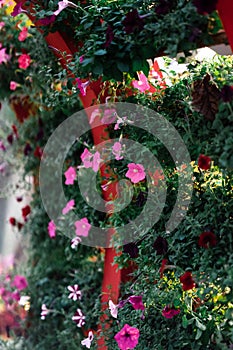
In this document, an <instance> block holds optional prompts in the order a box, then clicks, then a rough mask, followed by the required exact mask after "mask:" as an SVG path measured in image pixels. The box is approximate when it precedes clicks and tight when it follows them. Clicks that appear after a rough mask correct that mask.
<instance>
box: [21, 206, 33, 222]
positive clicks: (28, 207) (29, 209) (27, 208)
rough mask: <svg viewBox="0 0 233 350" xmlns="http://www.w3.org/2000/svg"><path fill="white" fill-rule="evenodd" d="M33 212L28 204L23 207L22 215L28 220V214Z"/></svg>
mask: <svg viewBox="0 0 233 350" xmlns="http://www.w3.org/2000/svg"><path fill="white" fill-rule="evenodd" d="M30 213H31V208H30V206H29V205H26V207H24V208H22V216H23V218H24V220H25V221H26V220H27V216H28V215H29V214H30Z"/></svg>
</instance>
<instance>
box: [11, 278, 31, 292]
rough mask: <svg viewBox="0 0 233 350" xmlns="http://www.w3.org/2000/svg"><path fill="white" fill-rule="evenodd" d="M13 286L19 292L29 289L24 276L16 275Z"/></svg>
mask: <svg viewBox="0 0 233 350" xmlns="http://www.w3.org/2000/svg"><path fill="white" fill-rule="evenodd" d="M12 286H13V287H16V288H17V289H18V290H23V289H25V288H27V286H28V282H27V280H26V278H25V277H24V276H20V275H16V276H15V277H14V280H13V282H12Z"/></svg>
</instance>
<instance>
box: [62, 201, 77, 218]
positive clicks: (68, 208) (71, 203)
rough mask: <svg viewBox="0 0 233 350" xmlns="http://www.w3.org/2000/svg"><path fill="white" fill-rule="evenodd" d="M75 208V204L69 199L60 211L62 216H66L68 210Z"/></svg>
mask: <svg viewBox="0 0 233 350" xmlns="http://www.w3.org/2000/svg"><path fill="white" fill-rule="evenodd" d="M74 206H75V202H74V200H73V199H71V200H70V201H69V202H68V203H67V204H66V206H65V207H64V208H63V209H62V214H63V215H66V214H67V213H69V211H70V210H72V209H73V208H74Z"/></svg>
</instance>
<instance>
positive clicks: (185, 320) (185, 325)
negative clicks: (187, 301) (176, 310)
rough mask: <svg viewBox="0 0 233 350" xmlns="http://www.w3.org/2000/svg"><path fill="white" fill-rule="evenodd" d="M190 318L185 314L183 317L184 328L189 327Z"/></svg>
mask: <svg viewBox="0 0 233 350" xmlns="http://www.w3.org/2000/svg"><path fill="white" fill-rule="evenodd" d="M188 324H189V323H188V320H187V318H186V316H185V315H184V316H183V317H182V326H183V327H184V328H187V327H188Z"/></svg>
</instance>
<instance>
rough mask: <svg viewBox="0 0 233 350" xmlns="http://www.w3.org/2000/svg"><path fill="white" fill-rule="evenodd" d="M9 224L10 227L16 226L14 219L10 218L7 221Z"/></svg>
mask: <svg viewBox="0 0 233 350" xmlns="http://www.w3.org/2000/svg"><path fill="white" fill-rule="evenodd" d="M9 223H10V224H11V225H12V226H15V225H16V220H15V218H10V219H9Z"/></svg>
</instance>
